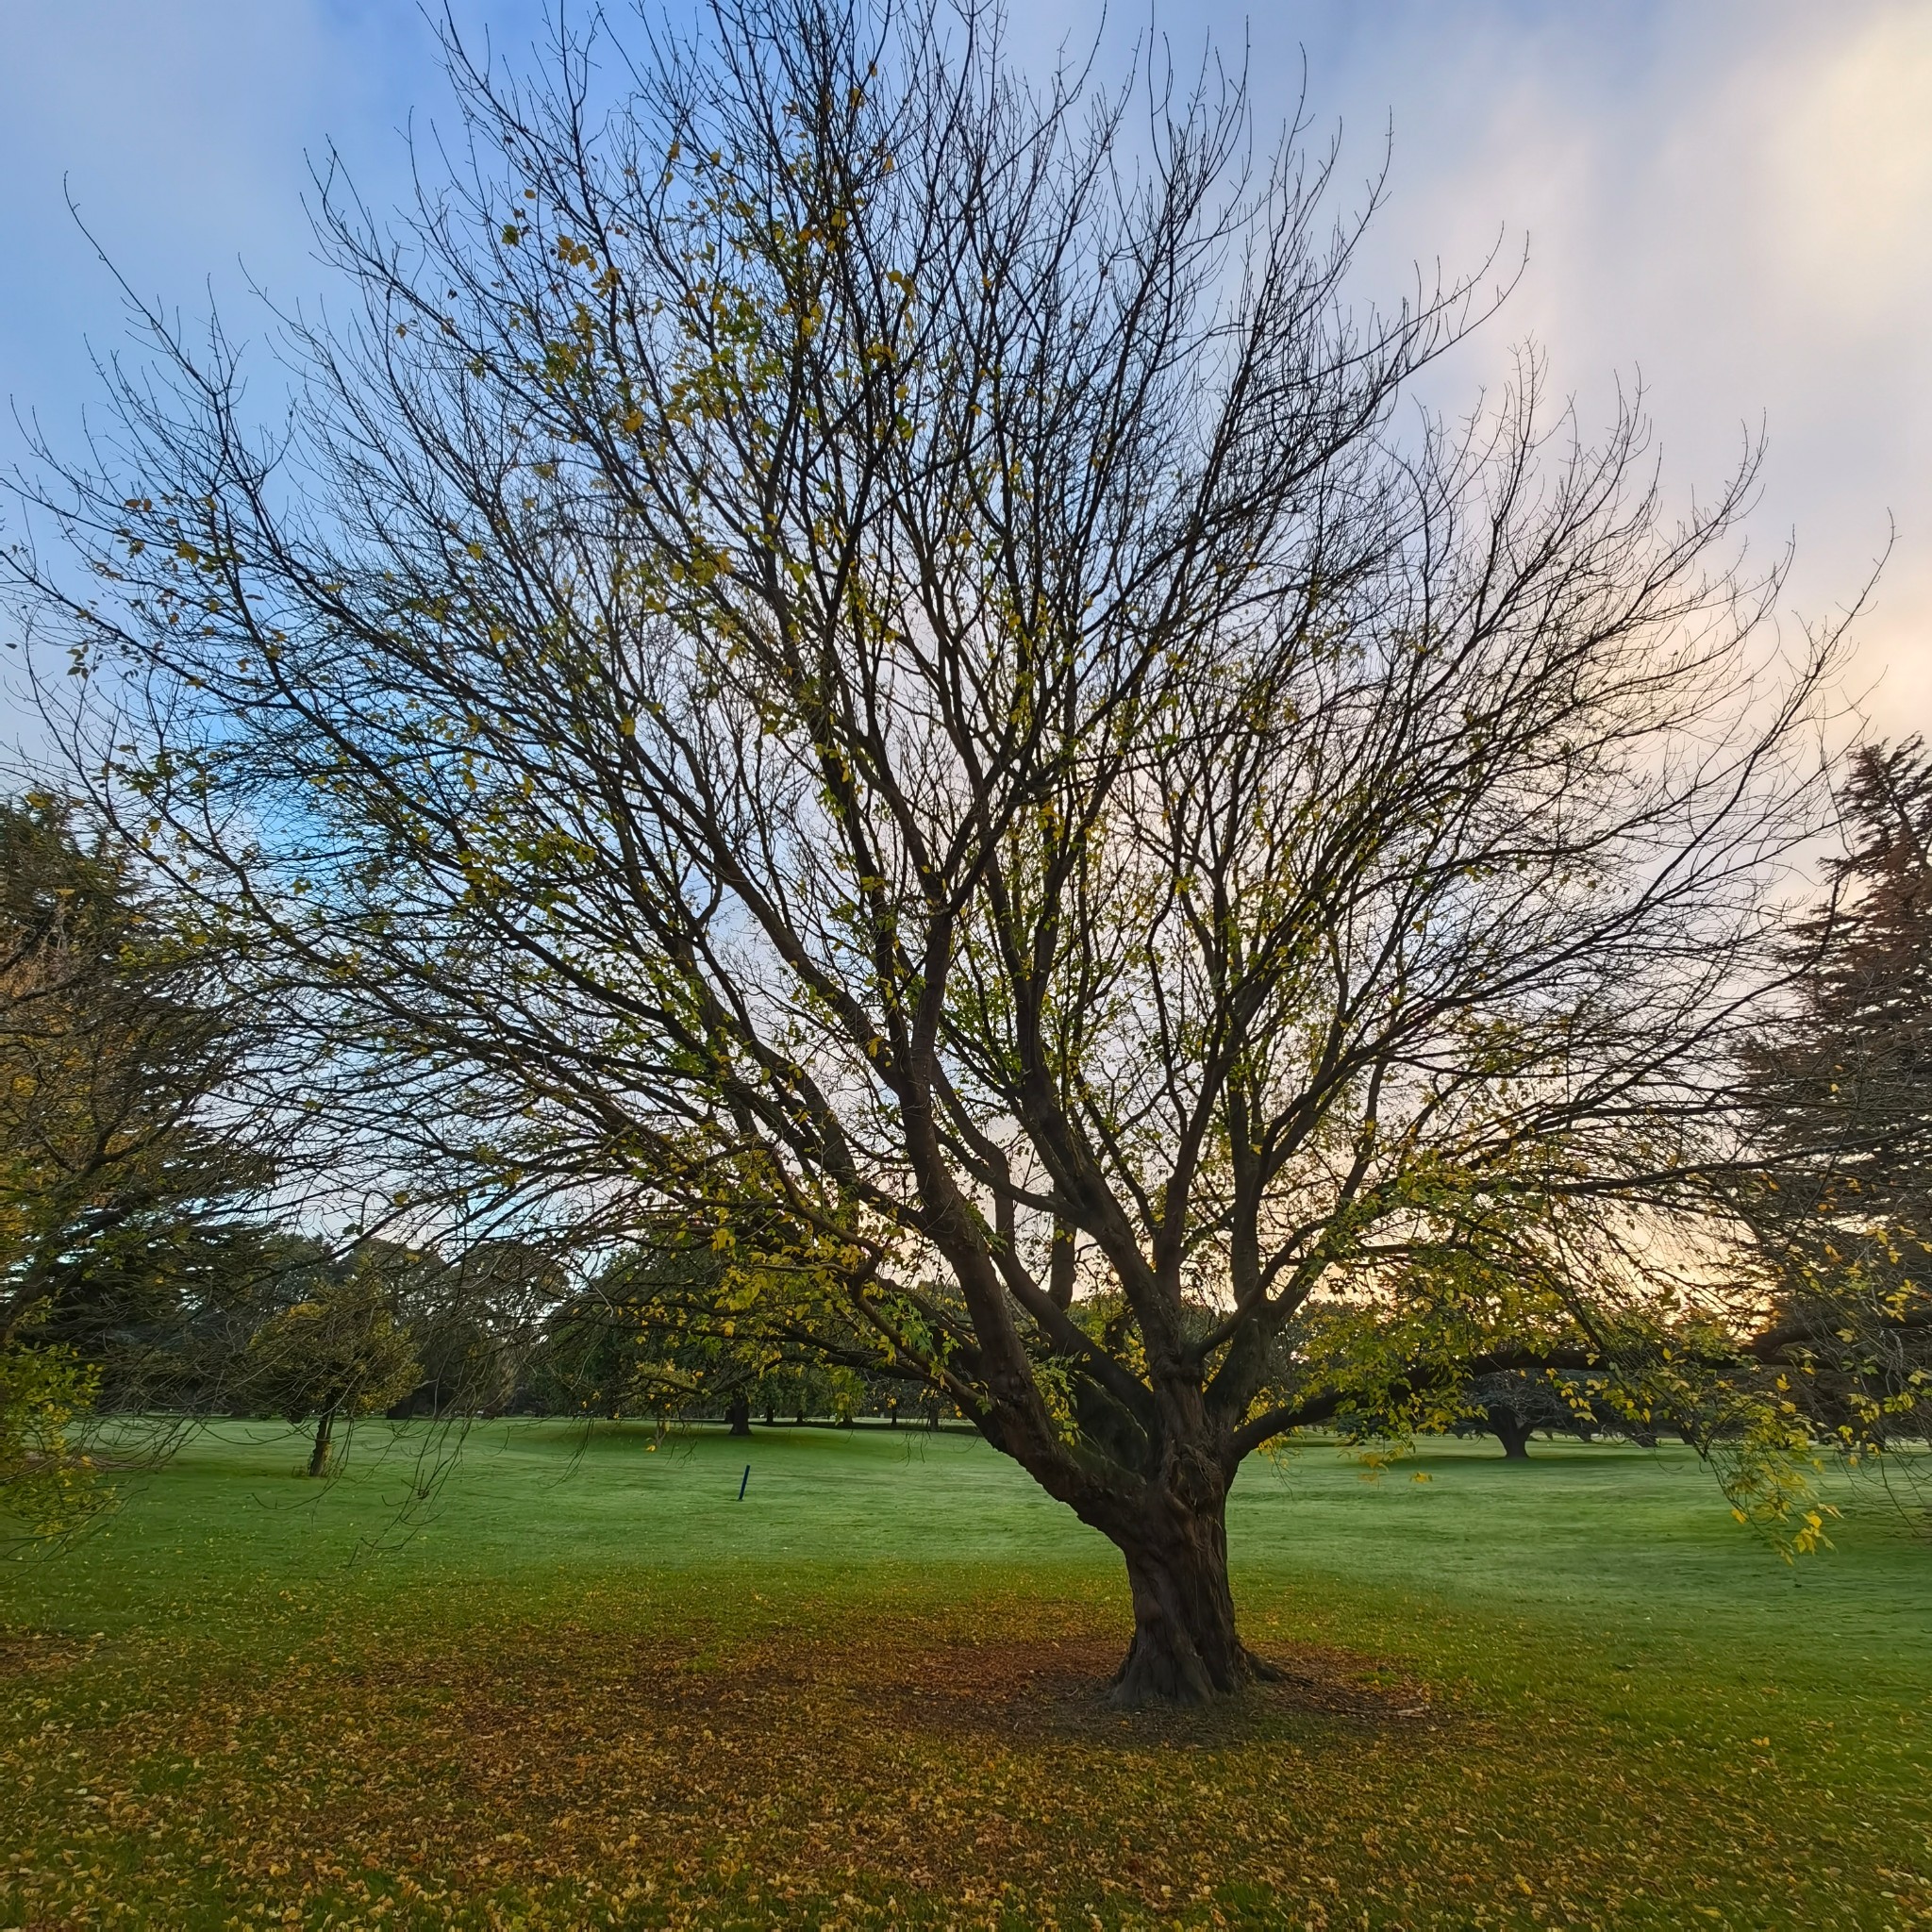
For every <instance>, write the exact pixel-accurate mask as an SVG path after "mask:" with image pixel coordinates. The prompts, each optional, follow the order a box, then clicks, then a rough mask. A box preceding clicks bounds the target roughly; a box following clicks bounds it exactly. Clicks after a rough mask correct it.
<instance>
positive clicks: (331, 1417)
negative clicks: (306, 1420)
mask: <svg viewBox="0 0 1932 1932" xmlns="http://www.w3.org/2000/svg"><path fill="white" fill-rule="evenodd" d="M335 1426H336V1412H335V1410H334V1409H332V1408H325V1409H324V1410H323V1412H322V1413H321V1414H320V1415H319V1416H317V1417H316V1419H315V1447H314V1448H313V1449H311V1450H310V1451H309V1452H308V1474H310V1475H326V1474H328V1442H329V1438H330V1437H331V1436H332V1435H333V1434H334V1433H335Z"/></svg>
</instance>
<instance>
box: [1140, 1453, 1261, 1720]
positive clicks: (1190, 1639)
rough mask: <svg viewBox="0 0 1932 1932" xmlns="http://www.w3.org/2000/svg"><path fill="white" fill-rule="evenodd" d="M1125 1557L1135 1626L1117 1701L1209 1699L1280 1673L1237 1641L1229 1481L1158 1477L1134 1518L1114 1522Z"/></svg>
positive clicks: (1177, 1702) (1188, 1702) (1192, 1701)
mask: <svg viewBox="0 0 1932 1932" xmlns="http://www.w3.org/2000/svg"><path fill="white" fill-rule="evenodd" d="M1110 1533H1111V1534H1112V1535H1113V1540H1114V1541H1115V1542H1116V1543H1117V1544H1118V1545H1119V1546H1120V1550H1121V1554H1122V1555H1123V1556H1124V1557H1125V1558H1126V1564H1127V1583H1128V1586H1129V1588H1130V1589H1131V1590H1132V1591H1133V1600H1134V1636H1133V1641H1132V1642H1131V1643H1130V1644H1129V1645H1128V1648H1127V1655H1126V1657H1125V1660H1124V1662H1123V1663H1122V1665H1121V1667H1120V1670H1119V1671H1118V1672H1117V1673H1116V1674H1115V1676H1114V1679H1113V1683H1112V1686H1111V1688H1110V1691H1109V1695H1110V1698H1111V1701H1112V1702H1113V1703H1115V1704H1118V1705H1121V1706H1124V1707H1141V1706H1145V1705H1158V1704H1175V1705H1194V1704H1207V1703H1209V1702H1211V1701H1212V1700H1213V1699H1214V1698H1216V1697H1224V1696H1227V1695H1229V1694H1231V1693H1233V1692H1235V1691H1241V1690H1243V1689H1245V1688H1246V1687H1247V1686H1248V1685H1250V1684H1253V1683H1256V1682H1258V1681H1261V1680H1263V1679H1266V1678H1269V1677H1273V1676H1274V1674H1275V1673H1274V1670H1273V1669H1272V1668H1271V1667H1270V1666H1269V1665H1267V1664H1266V1663H1264V1662H1262V1661H1261V1659H1260V1658H1258V1657H1255V1656H1254V1655H1253V1653H1251V1652H1250V1651H1249V1650H1248V1649H1247V1648H1246V1646H1245V1645H1243V1643H1242V1642H1241V1635H1240V1632H1239V1631H1238V1630H1237V1628H1236V1625H1235V1612H1234V1594H1233V1592H1232V1591H1231V1590H1230V1589H1229V1587H1228V1579H1227V1518H1226V1491H1225V1489H1224V1488H1222V1487H1217V1488H1215V1489H1214V1490H1213V1491H1210V1492H1209V1493H1207V1494H1202V1493H1200V1492H1199V1491H1198V1489H1197V1490H1196V1492H1195V1493H1193V1494H1192V1495H1187V1494H1183V1493H1180V1492H1178V1491H1176V1490H1175V1489H1174V1488H1169V1487H1164V1486H1163V1487H1161V1488H1158V1489H1157V1490H1155V1491H1153V1492H1152V1493H1151V1495H1150V1496H1149V1498H1148V1507H1146V1508H1145V1509H1144V1510H1143V1511H1142V1512H1141V1516H1140V1519H1139V1521H1138V1522H1136V1523H1134V1524H1131V1525H1128V1526H1125V1527H1121V1526H1116V1527H1115V1528H1113V1530H1112V1531H1111V1532H1110Z"/></svg>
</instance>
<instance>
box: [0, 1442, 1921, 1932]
mask: <svg viewBox="0 0 1932 1932" xmlns="http://www.w3.org/2000/svg"><path fill="white" fill-rule="evenodd" d="M433 1441H434V1438H433V1436H432V1434H431V1432H429V1431H427V1430H421V1429H419V1430H416V1431H410V1430H407V1429H398V1430H391V1429H390V1428H388V1427H387V1426H386V1425H384V1426H379V1427H375V1428H371V1427H364V1428H363V1429H361V1430H359V1431H358V1434H357V1437H356V1439H355V1444H354V1450H353V1455H352V1458H351V1461H350V1464H349V1469H348V1473H347V1474H346V1476H345V1477H344V1478H343V1479H342V1480H341V1481H338V1482H335V1483H333V1484H330V1485H326V1486H325V1485H317V1484H311V1483H308V1482H306V1481H304V1480H302V1479H301V1478H300V1476H299V1475H298V1474H297V1473H296V1472H297V1471H298V1469H299V1466H300V1460H301V1446H302V1445H301V1444H300V1442H299V1441H298V1439H297V1438H296V1437H295V1436H293V1435H292V1434H290V1433H288V1432H283V1431H278V1430H275V1429H273V1428H271V1427H268V1426H266V1425H233V1426H229V1427H225V1428H223V1429H221V1430H218V1431H215V1432H212V1433H209V1434H206V1435H203V1436H200V1437H198V1438H196V1439H194V1440H193V1441H192V1442H191V1443H190V1445H189V1446H188V1448H187V1449H186V1451H185V1452H184V1453H183V1454H182V1455H181V1456H180V1457H178V1458H177V1459H176V1460H175V1461H174V1462H173V1463H172V1464H171V1465H170V1466H169V1467H168V1468H167V1469H166V1470H165V1472H163V1473H162V1474H158V1475H156V1476H153V1477H151V1478H147V1479H144V1480H142V1482H140V1483H138V1484H135V1485H133V1486H131V1487H130V1489H129V1491H128V1493H127V1495H126V1499H125V1507H123V1508H122V1509H121V1510H120V1512H119V1513H118V1514H117V1515H116V1516H115V1517H114V1518H113V1519H112V1520H111V1522H110V1523H108V1524H107V1525H106V1527H105V1528H103V1529H102V1530H100V1531H98V1532H97V1533H95V1534H94V1535H92V1537H90V1538H89V1539H87V1540H86V1541H83V1542H81V1543H80V1544H78V1545H77V1546H75V1547H74V1548H72V1549H70V1550H68V1551H66V1552H64V1553H62V1554H60V1555H59V1556H58V1557H53V1558H48V1557H34V1558H27V1559H22V1558H13V1559H9V1560H8V1561H7V1562H6V1563H5V1564H4V1565H0V1925H19V1926H29V1925H30V1926H40V1927H51V1926H62V1925H91V1924H130V1923H132V1924H158V1925H176V1924H179V1925H193V1926H204V1925H206V1926H220V1925H230V1924H294V1925H314V1926H320V1925H325V1924H335V1925H350V1924H364V1925H370V1924H384V1925H413V1924H451V1923H454V1924H477V1925H503V1926H511V1925H529V1926H562V1925H577V1924H583V1925H610V1924H621V1925H659V1924H678V1925H683V1924H693V1925H717V1926H726V1925H736V1926H759V1925H768V1924H812V1925H825V1926H830V1925H889V1924H959V1925H962V1926H964V1925H982V1924H984V1925H1008V1926H1035V1925H1040V1926H1046V1925H1060V1926H1091V1925H1095V1924H1098V1925H1102V1926H1115V1925H1149V1924H1190V1925H1193V1924H1208V1925H1212V1924H1219V1925H1238V1926H1257V1927H1258V1926H1272V1925H1295V1926H1299V1925H1307V1926H1320V1927H1342V1926H1391V1927H1393V1926H1403V1927H1410V1926H1413V1927H1451V1926H1455V1927H1462V1926H1502V1925H1531V1924H1537V1925H1572V1926H1586V1925H1588V1926H1596V1925H1605V1926H1672V1927H1677V1926H1687V1925H1689V1926H1694V1925H1699V1924H1704V1925H1735V1926H1749V1927H1757V1926H1775V1925H1813V1926H1905V1925H1922V1924H1932V1841H1928V1834H1932V1782H1928V1777H1927V1773H1928V1769H1932V1766H1928V1738H1932V1540H1928V1538H1927V1536H1926V1534H1925V1531H1924V1527H1923V1525H1922V1524H1916V1525H1915V1524H1914V1523H1913V1521H1912V1520H1911V1517H1910V1515H1909V1513H1908V1512H1907V1511H1905V1510H1901V1509H1900V1508H1898V1507H1893V1506H1892V1505H1890V1504H1888V1502H1887V1500H1886V1498H1885V1496H1884V1494H1883V1492H1882V1491H1877V1490H1875V1489H1869V1488H1861V1489H1857V1490H1846V1491H1840V1492H1839V1495H1838V1500H1839V1501H1840V1504H1841V1505H1842V1506H1843V1507H1844V1510H1845V1515H1844V1520H1843V1521H1842V1522H1841V1523H1840V1524H1837V1525H1835V1529H1834V1535H1835V1538H1836V1544H1837V1547H1836V1548H1835V1549H1833V1550H1832V1551H1829V1552H1827V1553H1824V1554H1823V1555H1821V1556H1819V1557H1814V1558H1811V1559H1809V1560H1807V1561H1805V1562H1802V1563H1801V1564H1800V1565H1799V1566H1798V1567H1797V1568H1796V1569H1795V1570H1793V1569H1787V1568H1786V1567H1785V1566H1784V1565H1782V1564H1780V1563H1779V1562H1778V1561H1776V1559H1775V1558H1774V1557H1771V1556H1769V1555H1768V1554H1766V1553H1765V1552H1764V1551H1763V1550H1762V1548H1761V1547H1760V1546H1759V1545H1758V1544H1757V1543H1756V1542H1755V1541H1753V1540H1752V1539H1751V1537H1750V1536H1749V1535H1747V1534H1746V1533H1745V1532H1744V1531H1742V1530H1740V1529H1739V1528H1738V1527H1737V1525H1736V1524H1733V1523H1732V1521H1731V1520H1730V1518H1729V1516H1728V1514H1727V1513H1726V1511H1725V1509H1724V1506H1723V1504H1722V1502H1721V1500H1720V1499H1719V1498H1718V1497H1717V1495H1716V1493H1715V1491H1714V1490H1713V1488H1712V1486H1711V1484H1710V1482H1709V1479H1708V1477H1707V1475H1706V1474H1704V1472H1702V1471H1701V1470H1700V1469H1699V1468H1698V1466H1697V1465H1696V1463H1695V1462H1694V1460H1693V1459H1692V1458H1691V1457H1689V1455H1688V1454H1687V1453H1686V1452H1683V1451H1681V1450H1674V1449H1667V1450H1663V1451H1660V1452H1656V1453H1648V1452H1644V1451H1641V1450H1638V1449H1632V1448H1627V1447H1606V1448H1586V1447H1582V1446H1579V1445H1568V1446H1563V1447H1558V1446H1556V1445H1553V1444H1547V1443H1539V1444H1538V1445H1537V1446H1536V1452H1535V1459H1534V1460H1533V1461H1532V1462H1531V1463H1530V1464H1529V1465H1528V1466H1527V1467H1524V1466H1506V1465H1505V1464H1504V1463H1503V1462H1502V1461H1501V1459H1500V1457H1499V1456H1498V1455H1497V1452H1496V1450H1495V1448H1494V1446H1493V1445H1492V1444H1488V1443H1470V1444H1467V1445H1464V1444H1449V1445H1442V1446H1439V1447H1436V1448H1433V1449H1432V1450H1430V1451H1429V1452H1428V1453H1427V1454H1424V1455H1423V1456H1421V1457H1417V1458H1416V1459H1414V1460H1413V1461H1411V1462H1408V1463H1407V1464H1403V1465H1399V1466H1398V1467H1397V1468H1395V1469H1393V1470H1391V1471H1389V1472H1388V1473H1386V1474H1381V1475H1380V1476H1379V1477H1377V1478H1376V1479H1374V1480H1364V1478H1363V1473H1362V1471H1361V1469H1360V1466H1359V1465H1358V1464H1357V1463H1355V1462H1353V1461H1351V1460H1349V1459H1347V1458H1344V1457H1341V1456H1340V1455H1338V1453H1337V1452H1336V1450H1335V1449H1334V1447H1333V1446H1332V1445H1324V1444H1314V1445H1309V1446H1307V1447H1306V1448H1305V1449H1303V1450H1302V1451H1301V1452H1300V1453H1299V1454H1298V1455H1296V1456H1295V1457H1292V1458H1291V1459H1289V1460H1287V1461H1286V1462H1285V1463H1283V1464H1282V1465H1280V1466H1278V1467H1274V1466H1270V1465H1268V1464H1266V1463H1259V1464H1257V1465H1255V1466H1253V1467H1251V1469H1250V1470H1249V1471H1248V1472H1247V1473H1245V1474H1243V1476H1242V1479H1241V1484H1240V1485H1239V1487H1238V1489H1237V1491H1236V1495H1235V1502H1234V1507H1233V1510H1232V1538H1233V1541H1234V1545H1235V1551H1236V1564H1237V1571H1238V1577H1237V1589H1238V1591H1239V1594H1240V1597H1241V1603H1242V1606H1243V1610H1244V1616H1245V1624H1246V1629H1247V1632H1248V1635H1249V1637H1250V1640H1251V1641H1253V1642H1254V1643H1255V1644H1256V1645H1257V1648H1260V1649H1261V1650H1263V1651H1265V1652H1267V1653H1268V1654H1270V1655H1272V1656H1274V1657H1276V1658H1277V1659H1278V1660H1280V1661H1282V1662H1284V1663H1286V1664H1288V1665H1290V1666H1291V1669H1292V1671H1293V1673H1294V1676H1295V1679H1296V1681H1293V1682H1291V1683H1290V1684H1289V1685H1287V1686H1285V1687H1283V1688H1282V1689H1280V1690H1277V1691H1270V1692H1269V1693H1267V1694H1266V1695H1265V1696H1262V1697H1257V1699H1256V1700H1255V1701H1254V1702H1253V1703H1252V1704H1251V1705H1249V1706H1247V1707H1242V1708H1239V1709H1234V1710H1228V1711H1223V1712H1217V1713H1214V1714H1212V1715H1211V1716H1207V1717H1199V1718H1193V1719H1189V1720H1178V1721H1169V1722H1166V1723H1158V1722H1155V1721H1152V1720H1147V1719H1135V1720H1132V1721H1123V1720H1121V1719H1119V1718H1117V1717H1115V1716H1112V1715H1110V1714H1108V1713H1107V1712H1106V1711H1105V1710H1104V1709H1103V1708H1102V1707H1101V1706H1100V1705H1099V1703H1098V1700H1097V1698H1096V1696H1095V1694H1094V1687H1095V1685H1096V1684H1097V1683H1098V1681H1099V1680H1100V1679H1101V1678H1103V1677H1104V1676H1105V1674H1106V1673H1107V1672H1108V1670H1109V1669H1110V1668H1111V1667H1112V1665H1113V1663H1114V1662H1115V1661H1116V1660H1117V1657H1118V1656H1119V1653H1120V1651H1121V1649H1122V1647H1123V1645H1124V1640H1125V1633H1126V1610H1125V1590H1124V1584H1123V1582H1122V1580H1121V1578H1120V1576H1119V1575H1118V1574H1117V1571H1116V1567H1115V1564H1114V1562H1113V1560H1112V1558H1111V1554H1110V1552H1109V1551H1108V1550H1107V1549H1106V1548H1105V1546H1104V1545H1101V1544H1100V1543H1098V1542H1097V1541H1094V1540H1093V1539H1091V1537H1090V1536H1089V1534H1088V1533H1087V1532H1085V1531H1083V1530H1082V1529H1081V1528H1080V1527H1079V1526H1078V1525H1077V1524H1075V1523H1074V1521H1073V1520H1072V1519H1071V1517H1069V1516H1067V1515H1066V1514H1065V1513H1064V1512H1063V1511H1061V1510H1060V1509H1059V1507H1058V1506H1057V1505H1055V1504H1052V1503H1050V1502H1048V1501H1047V1500H1046V1499H1045V1498H1044V1497H1042V1496H1041V1495H1040V1494H1038V1493H1037V1492H1036V1491H1033V1490H1032V1489H1031V1487H1030V1485H1029V1484H1028V1483H1027V1482H1026V1480H1025V1479H1024V1477H1023V1476H1022V1475H1020V1474H1018V1473H1017V1472H1016V1471H1014V1470H1013V1469H1011V1468H1010V1467H1009V1466H1008V1465H1007V1464H1005V1463H1004V1462H1002V1461H1001V1460H1000V1459H999V1458H998V1457H995V1456H993V1455H992V1454H991V1452H989V1451H987V1450H985V1449H983V1448H981V1447H980V1446H978V1445H977V1444H975V1443H974V1442H973V1441H970V1440H967V1439H965V1438H963V1437H957V1436H943V1437H930V1436H926V1435H924V1433H920V1434H912V1433H909V1432H897V1433H894V1432H887V1431H878V1432H866V1433H836V1432H833V1431H829V1430H799V1431H791V1430H783V1429H780V1430H774V1431H769V1432H767V1431H760V1432H759V1433H758V1435H757V1436H756V1437H755V1438H754V1440H753V1441H752V1443H751V1444H750V1446H749V1447H748V1448H746V1447H745V1446H744V1445H742V1444H741V1443H734V1442H731V1441H727V1440H726V1439H725V1438H724V1436H723V1435H722V1434H721V1433H719V1432H716V1431H700V1432H697V1433H695V1434H693V1435H692V1436H691V1437H690V1438H687V1439H685V1440H683V1441H672V1442H671V1443H668V1444H667V1445H666V1446H665V1447H664V1448H662V1449H659V1450H657V1451H652V1450H651V1449H649V1447H648V1446H647V1445H648V1442H649V1438H648V1436H647V1435H646V1434H645V1433H644V1432H643V1431H641V1430H639V1429H632V1428H624V1427H617V1426H614V1425H601V1426H599V1427H598V1428H596V1429H595V1430H593V1431H592V1432H591V1434H590V1435H589V1436H588V1438H587V1437H586V1436H585V1435H584V1433H583V1432H581V1431H577V1430H573V1429H570V1428H568V1427H565V1426H561V1425H556V1424H533V1423H517V1424H508V1425H505V1424H495V1425H491V1426H489V1427H479V1428H477V1429H476V1430H475V1431H473V1432H472V1434H471V1435H470V1437H469V1439H468V1441H467V1442H466V1443H465V1444H464V1445H463V1451H462V1456H461V1459H460V1461H459V1463H458V1465H457V1466H456V1468H455V1470H454V1473H453V1474H450V1475H449V1476H448V1479H447V1480H446V1481H444V1482H443V1483H442V1484H441V1487H440V1488H438V1489H435V1491H434V1493H433V1494H432V1495H431V1496H430V1498H429V1499H428V1500H427V1501H422V1500H418V1499H417V1498H416V1496H415V1491H416V1490H417V1488H418V1487H420V1486H422V1484H423V1481H424V1477H425V1474H426V1464H425V1460H424V1456H425V1451H426V1450H428V1449H430V1448H431V1447H432V1445H433ZM747 1461H749V1463H750V1464H751V1468H752V1474H751V1480H750V1484H749V1487H748V1489H747V1491H746V1494H745V1497H744V1500H743V1501H742V1502H739V1501H738V1500H737V1492H738V1488H739V1481H740V1477H741V1473H742V1471H743V1468H744V1465H745V1463H746V1462H747ZM1418 1476H1426V1477H1427V1478H1428V1480H1427V1481H1418V1480H1416V1479H1415V1478H1416V1477H1418Z"/></svg>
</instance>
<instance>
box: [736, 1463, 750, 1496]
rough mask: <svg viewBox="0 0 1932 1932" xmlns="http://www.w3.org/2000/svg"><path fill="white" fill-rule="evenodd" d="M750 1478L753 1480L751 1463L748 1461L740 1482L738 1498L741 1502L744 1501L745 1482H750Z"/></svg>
mask: <svg viewBox="0 0 1932 1932" xmlns="http://www.w3.org/2000/svg"><path fill="white" fill-rule="evenodd" d="M750 1480H751V1464H750V1463H748V1462H747V1463H746V1464H745V1465H744V1474H743V1475H742V1476H741V1477H740V1478H739V1483H738V1500H739V1501H740V1502H743V1501H744V1486H745V1484H746V1483H748V1482H750Z"/></svg>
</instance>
